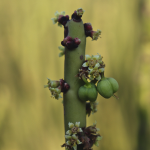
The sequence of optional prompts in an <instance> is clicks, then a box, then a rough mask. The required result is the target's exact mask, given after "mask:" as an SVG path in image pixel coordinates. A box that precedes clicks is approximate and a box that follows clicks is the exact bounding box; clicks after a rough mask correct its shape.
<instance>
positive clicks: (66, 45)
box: [45, 8, 119, 150]
mask: <svg viewBox="0 0 150 150" xmlns="http://www.w3.org/2000/svg"><path fill="white" fill-rule="evenodd" d="M83 13H84V10H83V9H82V8H79V9H77V10H76V11H74V13H73V14H72V16H71V19H69V16H68V15H66V16H65V12H64V11H63V12H61V13H59V12H56V13H55V18H52V21H53V23H54V24H55V23H58V25H59V26H63V27H64V39H63V40H62V41H61V45H62V46H59V47H58V48H59V49H60V50H61V52H60V53H59V57H61V56H63V55H64V56H65V67H64V68H65V70H64V80H63V79H60V80H57V81H52V80H50V79H48V83H47V85H45V87H48V88H49V90H50V92H51V95H52V97H54V98H55V99H59V98H62V96H61V95H60V94H61V92H63V106H64V122H65V133H66V135H65V139H66V142H65V143H64V144H63V145H62V147H65V148H66V149H67V150H72V149H74V150H83V149H85V150H91V149H92V146H93V145H94V144H95V145H96V146H98V145H99V144H98V141H99V140H100V139H101V135H100V134H98V133H97V131H99V129H98V128H96V122H95V123H94V124H93V125H91V126H89V127H86V115H88V116H90V114H91V112H92V113H95V112H97V108H96V107H97V105H98V102H97V101H96V99H97V95H98V93H99V94H100V95H101V96H103V97H105V98H109V97H111V96H113V94H114V93H115V92H116V91H117V90H118V87H119V86H118V83H117V81H116V80H115V79H113V78H105V77H104V68H105V64H104V62H103V61H102V57H101V55H99V54H97V55H92V56H90V55H85V46H86V37H88V36H89V37H91V38H92V40H97V39H98V38H99V36H100V34H101V31H100V30H99V29H98V30H97V31H93V28H92V25H91V23H85V24H83V22H82V19H81V17H82V15H83ZM85 57H86V59H85ZM97 82H98V84H97Z"/></svg>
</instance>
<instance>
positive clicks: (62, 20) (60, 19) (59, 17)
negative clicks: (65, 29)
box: [51, 11, 69, 27]
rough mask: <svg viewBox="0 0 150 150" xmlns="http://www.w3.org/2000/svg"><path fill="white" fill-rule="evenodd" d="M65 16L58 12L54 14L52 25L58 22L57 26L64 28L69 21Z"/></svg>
mask: <svg viewBox="0 0 150 150" xmlns="http://www.w3.org/2000/svg"><path fill="white" fill-rule="evenodd" d="M64 15H65V12H64V11H62V12H61V13H59V12H58V11H56V12H55V18H52V19H51V20H52V21H53V24H55V23H57V22H58V26H60V27H62V25H63V26H65V24H66V23H67V21H69V16H68V15H66V16H64Z"/></svg>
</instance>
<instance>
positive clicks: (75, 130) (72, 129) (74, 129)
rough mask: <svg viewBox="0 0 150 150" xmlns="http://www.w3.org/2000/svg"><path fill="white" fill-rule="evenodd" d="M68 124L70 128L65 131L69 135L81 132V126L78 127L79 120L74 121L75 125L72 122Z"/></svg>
mask: <svg viewBox="0 0 150 150" xmlns="http://www.w3.org/2000/svg"><path fill="white" fill-rule="evenodd" d="M68 126H69V128H70V130H68V131H67V132H66V134H68V135H71V134H76V133H78V132H83V131H82V129H81V128H79V126H80V122H76V123H75V125H74V124H73V123H72V122H69V123H68Z"/></svg>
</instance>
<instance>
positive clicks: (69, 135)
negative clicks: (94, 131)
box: [62, 122, 83, 150]
mask: <svg viewBox="0 0 150 150" xmlns="http://www.w3.org/2000/svg"><path fill="white" fill-rule="evenodd" d="M68 125H69V128H70V130H68V131H67V132H66V135H65V138H66V139H67V142H66V143H65V144H63V145H62V147H66V149H67V150H72V148H73V149H74V150H77V145H78V144H82V142H80V140H79V139H78V136H77V134H78V133H80V132H83V131H82V129H81V128H79V126H80V122H76V123H75V125H74V124H73V123H71V122H69V123H68Z"/></svg>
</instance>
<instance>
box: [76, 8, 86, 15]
mask: <svg viewBox="0 0 150 150" xmlns="http://www.w3.org/2000/svg"><path fill="white" fill-rule="evenodd" d="M84 12H85V10H83V9H82V8H78V9H77V15H78V16H82V15H83V13H84Z"/></svg>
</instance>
